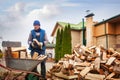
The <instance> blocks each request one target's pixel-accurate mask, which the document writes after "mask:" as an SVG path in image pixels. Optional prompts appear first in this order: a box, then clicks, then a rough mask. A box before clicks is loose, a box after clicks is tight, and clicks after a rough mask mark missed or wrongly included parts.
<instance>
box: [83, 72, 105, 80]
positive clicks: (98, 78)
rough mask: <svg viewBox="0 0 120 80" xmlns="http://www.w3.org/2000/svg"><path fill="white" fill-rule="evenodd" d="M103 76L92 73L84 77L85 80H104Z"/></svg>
mask: <svg viewBox="0 0 120 80" xmlns="http://www.w3.org/2000/svg"><path fill="white" fill-rule="evenodd" d="M104 78H105V75H100V74H92V73H88V74H87V75H86V76H85V79H90V80H104Z"/></svg>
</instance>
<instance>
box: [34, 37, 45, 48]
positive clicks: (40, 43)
mask: <svg viewBox="0 0 120 80" xmlns="http://www.w3.org/2000/svg"><path fill="white" fill-rule="evenodd" d="M33 43H36V44H37V45H38V46H39V47H40V49H42V46H43V43H42V42H39V41H38V40H37V39H33ZM33 46H34V44H33Z"/></svg>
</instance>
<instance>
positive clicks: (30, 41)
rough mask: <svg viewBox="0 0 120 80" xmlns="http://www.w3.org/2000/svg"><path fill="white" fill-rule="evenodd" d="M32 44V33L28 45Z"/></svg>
mask: <svg viewBox="0 0 120 80" xmlns="http://www.w3.org/2000/svg"><path fill="white" fill-rule="evenodd" d="M31 43H32V34H31V33H30V34H29V37H28V44H29V45H30V44H31Z"/></svg>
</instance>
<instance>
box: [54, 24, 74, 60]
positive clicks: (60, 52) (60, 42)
mask: <svg viewBox="0 0 120 80" xmlns="http://www.w3.org/2000/svg"><path fill="white" fill-rule="evenodd" d="M71 46H72V44H71V29H70V24H68V25H66V26H65V28H64V29H61V31H60V30H59V29H58V31H57V36H56V46H55V60H56V61H58V60H59V59H60V58H62V57H64V55H65V54H71V50H72V47H71Z"/></svg>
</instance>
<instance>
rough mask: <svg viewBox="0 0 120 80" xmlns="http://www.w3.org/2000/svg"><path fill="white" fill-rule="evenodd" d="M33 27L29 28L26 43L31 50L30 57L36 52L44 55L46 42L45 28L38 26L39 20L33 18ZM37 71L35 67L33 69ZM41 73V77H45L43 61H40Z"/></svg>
mask: <svg viewBox="0 0 120 80" xmlns="http://www.w3.org/2000/svg"><path fill="white" fill-rule="evenodd" d="M33 26H34V29H33V30H31V32H30V35H29V38H28V44H29V46H30V47H29V49H30V50H31V57H33V55H34V53H38V55H45V49H46V46H45V45H46V43H47V42H48V39H47V35H46V33H45V30H43V29H41V28H40V26H41V25H40V22H39V21H38V20H35V21H34V22H33ZM34 71H37V68H36V69H35V70H34ZM41 75H42V77H43V78H45V77H46V66H45V61H43V62H41Z"/></svg>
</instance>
